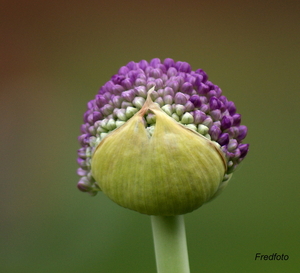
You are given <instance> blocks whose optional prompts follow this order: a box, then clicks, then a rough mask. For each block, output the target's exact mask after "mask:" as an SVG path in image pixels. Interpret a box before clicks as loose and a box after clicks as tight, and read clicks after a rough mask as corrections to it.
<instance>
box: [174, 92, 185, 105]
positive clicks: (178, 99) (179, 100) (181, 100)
mask: <svg viewBox="0 0 300 273" xmlns="http://www.w3.org/2000/svg"><path fill="white" fill-rule="evenodd" d="M174 101H175V103H176V104H182V105H185V104H186V103H187V98H186V96H185V95H184V94H183V93H181V92H178V93H176V95H175V99H174Z"/></svg>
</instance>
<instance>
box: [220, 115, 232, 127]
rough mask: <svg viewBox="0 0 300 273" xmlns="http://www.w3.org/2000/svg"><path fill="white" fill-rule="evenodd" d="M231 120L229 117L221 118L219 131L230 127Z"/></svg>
mask: <svg viewBox="0 0 300 273" xmlns="http://www.w3.org/2000/svg"><path fill="white" fill-rule="evenodd" d="M232 120H233V118H232V117H230V116H223V117H222V119H221V129H222V130H226V129H228V128H230V127H231V126H232Z"/></svg>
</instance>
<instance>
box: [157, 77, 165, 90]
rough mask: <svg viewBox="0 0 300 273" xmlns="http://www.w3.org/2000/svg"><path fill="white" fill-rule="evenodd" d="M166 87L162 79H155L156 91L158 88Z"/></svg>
mask: <svg viewBox="0 0 300 273" xmlns="http://www.w3.org/2000/svg"><path fill="white" fill-rule="evenodd" d="M163 87H164V82H163V80H162V79H161V78H159V79H155V89H158V88H163Z"/></svg>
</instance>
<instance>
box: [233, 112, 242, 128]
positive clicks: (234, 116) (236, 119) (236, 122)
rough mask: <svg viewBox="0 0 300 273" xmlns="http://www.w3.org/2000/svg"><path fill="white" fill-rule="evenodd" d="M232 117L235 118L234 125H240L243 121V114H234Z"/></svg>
mask: <svg viewBox="0 0 300 273" xmlns="http://www.w3.org/2000/svg"><path fill="white" fill-rule="evenodd" d="M232 119H233V123H232V125H233V126H239V125H240V123H241V115H240V114H234V115H233V116H232Z"/></svg>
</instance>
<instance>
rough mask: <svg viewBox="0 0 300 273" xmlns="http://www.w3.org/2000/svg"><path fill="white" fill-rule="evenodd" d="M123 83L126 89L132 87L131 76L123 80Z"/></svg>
mask: <svg viewBox="0 0 300 273" xmlns="http://www.w3.org/2000/svg"><path fill="white" fill-rule="evenodd" d="M121 85H122V86H123V87H124V88H126V89H130V88H132V82H131V80H130V79H129V78H127V79H124V80H123V81H122V82H121Z"/></svg>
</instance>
